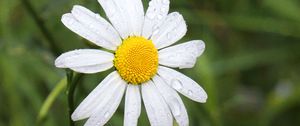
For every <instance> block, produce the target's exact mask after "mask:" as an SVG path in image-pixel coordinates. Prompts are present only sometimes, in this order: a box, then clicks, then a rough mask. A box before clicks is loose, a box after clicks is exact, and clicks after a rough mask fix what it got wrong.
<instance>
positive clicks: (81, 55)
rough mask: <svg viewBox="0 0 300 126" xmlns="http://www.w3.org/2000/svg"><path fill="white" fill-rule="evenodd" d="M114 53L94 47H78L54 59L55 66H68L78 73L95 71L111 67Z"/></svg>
mask: <svg viewBox="0 0 300 126" xmlns="http://www.w3.org/2000/svg"><path fill="white" fill-rule="evenodd" d="M113 59H114V55H113V54H111V53H109V52H105V51H101V50H96V49H79V50H74V51H69V52H66V53H63V54H62V55H60V56H59V57H58V58H57V59H56V60H55V66H56V67H59V68H70V69H72V70H74V71H76V72H80V73H97V72H101V71H105V70H108V69H110V68H111V67H113Z"/></svg>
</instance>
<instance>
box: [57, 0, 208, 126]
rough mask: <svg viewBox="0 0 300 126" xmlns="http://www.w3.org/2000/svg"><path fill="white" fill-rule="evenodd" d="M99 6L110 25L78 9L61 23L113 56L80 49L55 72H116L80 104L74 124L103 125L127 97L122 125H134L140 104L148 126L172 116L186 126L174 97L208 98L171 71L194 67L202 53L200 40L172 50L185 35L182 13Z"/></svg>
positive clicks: (162, 125)
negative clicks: (83, 122)
mask: <svg viewBox="0 0 300 126" xmlns="http://www.w3.org/2000/svg"><path fill="white" fill-rule="evenodd" d="M98 2H99V3H100V5H101V6H102V8H103V9H104V11H105V13H106V16H107V18H108V19H109V21H110V23H109V22H108V21H106V20H105V19H104V18H103V17H101V16H100V15H99V14H96V13H94V12H92V11H90V10H88V9H86V8H84V7H82V6H79V5H75V6H74V7H73V9H72V11H71V13H67V14H64V15H63V16H62V19H61V20H62V22H63V24H64V25H65V26H66V27H68V28H69V29H70V30H72V31H73V32H75V33H77V34H78V35H80V36H82V37H83V38H85V39H87V40H89V41H91V42H92V43H94V44H96V45H98V46H100V47H103V48H105V49H108V50H111V51H114V54H113V53H110V52H107V51H102V50H98V49H79V50H74V51H70V52H66V53H64V54H62V55H61V56H59V57H58V58H57V59H56V61H55V65H56V67H59V68H69V69H72V70H74V71H76V72H80V73H87V74H91V73H97V72H102V71H105V70H108V69H111V68H114V69H115V71H114V72H112V73H110V74H109V75H108V76H107V77H106V78H105V79H104V80H103V81H102V82H101V83H100V84H99V85H98V86H97V87H96V88H95V89H94V90H93V91H92V92H91V93H90V94H89V95H88V96H87V97H86V98H85V99H84V100H83V101H82V102H81V104H80V105H79V106H78V107H77V108H76V110H75V111H74V112H73V114H72V120H74V121H77V120H82V119H86V118H88V119H87V122H86V123H85V125H86V126H101V125H104V124H105V123H107V121H108V120H109V119H110V118H111V117H112V115H113V114H114V112H115V111H116V109H117V108H118V106H119V104H120V102H121V100H122V97H123V95H124V94H125V112H124V125H125V126H136V125H137V122H138V118H139V116H140V113H141V104H142V101H143V103H144V105H145V108H146V112H147V115H148V118H149V121H150V123H151V125H153V126H172V125H173V117H174V119H175V120H176V122H177V123H178V124H179V125H180V126H187V125H188V124H189V122H188V114H187V112H186V108H185V106H184V104H183V102H182V100H181V98H180V96H179V95H178V94H177V92H179V93H181V94H183V95H184V96H186V97H188V98H190V99H192V100H194V101H197V102H201V103H204V102H206V99H207V94H206V92H205V91H204V90H203V89H202V88H201V87H200V86H199V85H198V84H197V83H196V82H195V81H193V80H192V79H190V78H189V77H187V76H185V75H183V74H181V73H179V72H177V71H176V70H173V69H171V68H180V69H183V68H192V67H193V66H194V65H195V63H196V61H197V57H199V56H200V55H201V54H202V53H203V51H204V48H205V45H204V43H203V41H201V40H194V41H189V42H186V43H183V44H178V45H175V46H170V45H172V44H174V43H175V42H177V41H178V40H179V39H181V38H182V37H183V36H184V35H185V33H186V31H187V26H186V23H185V21H184V19H183V17H182V15H181V14H179V13H178V12H173V13H168V11H169V4H170V1H169V0H151V1H150V3H149V7H148V9H147V11H146V13H144V8H143V5H142V1H141V0H98ZM169 46H170V47H169ZM176 91H177V92H176Z"/></svg>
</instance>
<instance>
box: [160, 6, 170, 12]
mask: <svg viewBox="0 0 300 126" xmlns="http://www.w3.org/2000/svg"><path fill="white" fill-rule="evenodd" d="M160 11H161V12H166V11H168V10H167V9H166V8H164V7H162V8H161V9H160Z"/></svg>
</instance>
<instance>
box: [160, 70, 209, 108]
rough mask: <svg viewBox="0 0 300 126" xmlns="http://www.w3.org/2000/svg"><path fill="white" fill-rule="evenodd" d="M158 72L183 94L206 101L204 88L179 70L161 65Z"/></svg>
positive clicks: (202, 101)
mask: <svg viewBox="0 0 300 126" xmlns="http://www.w3.org/2000/svg"><path fill="white" fill-rule="evenodd" d="M157 72H158V74H159V75H160V76H161V77H162V78H163V79H164V80H165V82H166V83H167V84H168V85H170V86H171V87H172V88H174V89H175V90H177V91H178V92H180V93H181V94H183V95H184V96H186V97H188V98H190V99H192V100H194V101H197V102H201V103H205V102H206V99H207V94H206V92H205V91H204V90H203V88H202V87H201V86H200V85H198V84H197V82H195V81H193V80H192V79H191V78H189V77H187V76H185V75H183V74H182V73H179V72H177V71H176V70H173V69H170V68H167V67H163V66H159V68H158V71H157Z"/></svg>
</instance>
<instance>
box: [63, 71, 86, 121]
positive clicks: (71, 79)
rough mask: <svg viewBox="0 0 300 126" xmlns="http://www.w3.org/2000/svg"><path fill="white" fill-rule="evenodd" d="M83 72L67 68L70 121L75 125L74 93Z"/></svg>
mask: <svg viewBox="0 0 300 126" xmlns="http://www.w3.org/2000/svg"><path fill="white" fill-rule="evenodd" d="M82 75H83V74H74V72H72V71H70V70H67V80H68V88H67V92H66V93H67V99H68V112H69V121H70V122H69V123H70V126H75V124H74V122H73V120H72V118H71V115H72V113H73V111H74V94H75V89H76V86H77V84H78V82H79V80H80V79H81V77H82Z"/></svg>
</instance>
